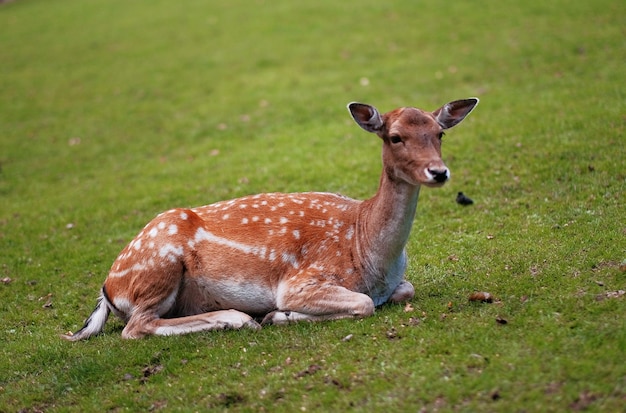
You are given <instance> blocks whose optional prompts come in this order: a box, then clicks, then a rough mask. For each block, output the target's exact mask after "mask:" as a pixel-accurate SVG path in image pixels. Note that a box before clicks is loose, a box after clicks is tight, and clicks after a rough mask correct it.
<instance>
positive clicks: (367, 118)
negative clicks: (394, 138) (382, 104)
mask: <svg viewBox="0 0 626 413" xmlns="http://www.w3.org/2000/svg"><path fill="white" fill-rule="evenodd" d="M348 110H349V111H350V114H351V115H352V118H353V119H354V121H355V122H356V123H357V125H359V126H360V127H362V128H363V129H365V130H366V131H368V132H372V133H376V132H378V131H380V130H381V129H382V127H383V118H382V117H381V116H380V113H378V109H376V108H375V107H374V106H371V105H366V104H365V103H356V102H352V103H350V104H348Z"/></svg>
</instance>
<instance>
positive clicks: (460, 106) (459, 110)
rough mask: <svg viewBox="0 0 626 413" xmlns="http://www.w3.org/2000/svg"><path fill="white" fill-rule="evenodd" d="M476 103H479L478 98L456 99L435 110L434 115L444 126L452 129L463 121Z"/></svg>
mask: <svg viewBox="0 0 626 413" xmlns="http://www.w3.org/2000/svg"><path fill="white" fill-rule="evenodd" d="M476 105H478V98H469V99H462V100H455V101H454V102H450V103H446V104H445V105H443V106H442V107H440V108H439V109H437V110H436V111H434V112H433V115H434V116H435V119H436V120H437V122H438V123H439V125H441V127H442V128H444V129H450V128H451V127H453V126H455V125H458V124H459V123H461V121H462V120H463V119H465V117H466V116H467V115H469V114H470V112H471V111H472V110H473V109H474V108H475V107H476Z"/></svg>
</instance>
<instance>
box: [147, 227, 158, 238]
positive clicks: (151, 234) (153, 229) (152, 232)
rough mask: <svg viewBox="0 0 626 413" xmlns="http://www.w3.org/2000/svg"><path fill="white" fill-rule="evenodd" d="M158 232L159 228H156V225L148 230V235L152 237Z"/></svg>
mask: <svg viewBox="0 0 626 413" xmlns="http://www.w3.org/2000/svg"><path fill="white" fill-rule="evenodd" d="M158 233H159V230H158V229H156V227H153V228H152V229H151V230H150V232H148V235H150V237H151V238H154V237H156V236H157V234H158Z"/></svg>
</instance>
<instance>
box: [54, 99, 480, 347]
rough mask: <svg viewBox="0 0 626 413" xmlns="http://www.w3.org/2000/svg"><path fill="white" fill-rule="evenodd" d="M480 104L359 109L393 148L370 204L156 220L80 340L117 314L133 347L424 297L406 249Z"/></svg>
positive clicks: (263, 205) (319, 198)
mask: <svg viewBox="0 0 626 413" xmlns="http://www.w3.org/2000/svg"><path fill="white" fill-rule="evenodd" d="M477 104H478V99H476V98H470V99H464V100H457V101H453V102H450V103H447V104H445V105H443V106H442V107H441V108H439V109H437V110H435V111H434V112H426V111H423V110H420V109H416V108H412V107H405V108H399V109H395V110H393V111H391V112H388V113H385V114H382V115H381V114H380V113H379V112H378V110H377V109H376V108H374V107H373V106H370V105H366V104H362V103H350V104H349V105H348V109H349V111H350V113H351V115H352V117H353V118H354V120H355V121H356V123H357V124H358V125H359V126H360V127H361V128H363V129H365V130H366V131H368V132H372V133H375V134H377V135H378V136H379V137H380V139H381V140H382V160H383V171H382V176H381V178H380V185H379V187H378V191H377V192H376V194H375V195H374V196H373V197H372V198H370V199H368V200H365V201H357V200H354V199H350V198H347V197H344V196H341V195H336V194H332V193H321V192H306V193H292V194H284V193H263V194H259V195H253V196H246V197H243V198H239V199H233V200H230V201H223V202H217V203H215V204H211V205H206V206H202V207H198V208H191V209H172V210H170V211H167V212H164V213H162V214H160V215H158V216H157V217H156V218H154V219H153V220H152V221H151V222H150V223H148V225H146V227H145V228H144V229H143V230H142V231H141V232H140V233H139V235H137V236H136V237H135V238H134V239H133V240H132V241H131V242H130V243H129V244H128V245H127V246H126V247H125V248H124V249H123V250H122V252H121V253H120V255H119V256H118V257H117V259H116V260H115V262H114V263H113V266H112V267H111V270H110V272H109V275H108V277H107V279H106V280H105V282H104V285H103V287H102V289H101V291H100V296H99V298H98V303H97V305H96V308H95V310H94V311H93V312H92V314H91V316H90V317H89V318H88V319H87V321H86V322H85V325H84V326H83V327H82V328H81V329H80V330H79V331H78V332H76V333H75V334H72V333H68V334H67V335H62V337H63V338H65V339H67V340H71V341H77V340H82V339H87V338H89V337H91V336H93V335H95V334H98V333H100V332H101V331H102V330H103V328H104V324H105V322H106V320H107V318H108V316H109V313H110V312H111V311H112V312H113V313H114V314H115V315H117V316H118V317H120V318H121V319H122V320H123V321H124V322H125V323H126V325H125V327H124V329H123V331H122V337H123V338H140V337H144V336H146V335H151V334H155V335H173V334H185V333H190V332H195V331H203V330H217V329H225V328H233V329H239V328H243V327H248V328H253V329H257V328H260V325H259V323H258V322H257V321H255V318H256V319H257V320H261V318H262V321H261V324H286V323H290V322H293V321H301V320H308V321H320V320H334V319H341V318H351V317H366V316H369V315H371V314H372V313H373V312H374V309H375V307H376V306H379V305H381V304H383V303H386V302H391V303H400V302H404V301H407V300H410V299H411V298H413V296H414V294H415V290H414V288H413V285H411V283H410V282H408V281H407V280H406V279H405V277H404V272H405V269H406V267H407V255H406V251H405V246H406V243H407V241H408V238H409V234H410V232H411V226H412V224H413V219H414V217H415V210H416V207H417V199H418V195H419V191H420V186H421V185H425V186H428V187H439V186H442V185H443V184H444V183H445V182H446V181H447V180H448V179H449V178H450V172H449V171H448V168H447V167H446V165H445V164H444V162H443V161H442V159H441V138H442V137H443V135H444V130H446V129H448V128H451V127H453V126H455V125H456V124H458V123H459V122H461V121H462V120H463V119H464V118H465V117H466V116H467V115H468V114H469V113H470V112H471V111H472V110H473V109H474V107H475V106H476V105H477Z"/></svg>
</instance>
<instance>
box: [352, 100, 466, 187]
mask: <svg viewBox="0 0 626 413" xmlns="http://www.w3.org/2000/svg"><path fill="white" fill-rule="evenodd" d="M477 104H478V99H476V98H470V99H463V100H455V101H453V102H450V103H447V104H445V105H443V106H442V107H440V108H439V109H437V110H435V111H434V112H426V111H423V110H421V109H417V108H412V107H404V108H399V109H395V110H393V111H391V112H388V113H385V114H384V115H381V114H380V113H379V112H378V110H377V109H376V108H375V107H374V106H371V105H366V104H363V103H356V102H353V103H350V104H349V105H348V110H349V111H350V114H351V115H352V117H353V118H354V120H355V121H356V123H357V124H358V125H359V126H361V128H363V129H365V130H366V131H368V132H372V133H375V134H377V135H378V136H379V137H380V138H381V139H382V140H383V155H382V156H383V165H384V167H385V172H386V174H387V176H388V177H389V178H390V179H391V180H393V181H404V182H406V183H408V184H409V185H412V186H417V185H422V184H423V185H426V186H431V187H437V186H442V185H443V184H445V183H446V181H447V180H448V179H450V171H449V170H448V168H447V167H446V165H445V164H444V162H443V160H442V159H441V140H442V138H443V136H444V131H445V130H446V129H449V128H451V127H453V126H455V125H457V124H458V123H460V122H461V121H462V120H463V119H464V118H465V117H466V116H467V115H468V114H469V113H470V112H471V111H472V109H474V107H475V106H476V105H477Z"/></svg>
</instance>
